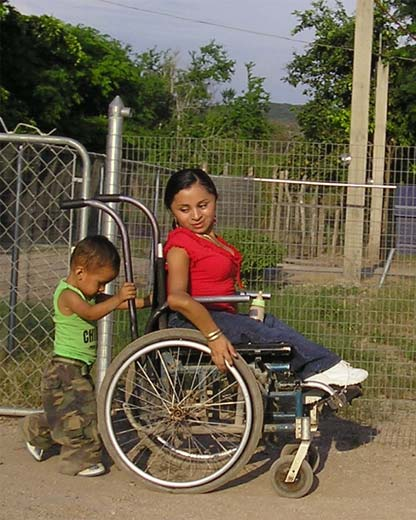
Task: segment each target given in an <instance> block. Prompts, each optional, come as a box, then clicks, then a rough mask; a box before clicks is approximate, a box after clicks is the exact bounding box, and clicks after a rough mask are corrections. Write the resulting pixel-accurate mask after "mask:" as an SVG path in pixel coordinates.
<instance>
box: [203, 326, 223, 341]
mask: <svg viewBox="0 0 416 520" xmlns="http://www.w3.org/2000/svg"><path fill="white" fill-rule="evenodd" d="M222 334H223V332H222V330H221V329H217V330H214V331H213V332H210V333H209V334H207V335H206V338H207V340H208V342H209V341H215V340H216V339H218V338H219V337H221V336H222Z"/></svg>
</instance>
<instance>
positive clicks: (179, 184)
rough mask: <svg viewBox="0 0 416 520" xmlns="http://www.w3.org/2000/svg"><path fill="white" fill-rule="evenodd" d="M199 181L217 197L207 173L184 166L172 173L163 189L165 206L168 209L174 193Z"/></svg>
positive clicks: (215, 189)
mask: <svg viewBox="0 0 416 520" xmlns="http://www.w3.org/2000/svg"><path fill="white" fill-rule="evenodd" d="M196 183H199V184H201V186H203V187H204V188H205V189H206V190H207V192H208V193H211V195H214V197H215V198H216V199H218V192H217V188H216V187H215V184H214V182H213V181H212V179H211V177H210V176H209V175H208V173H206V172H204V170H201V169H199V168H186V169H185V170H179V171H177V172H175V173H173V174H172V175H171V176H170V178H169V180H168V183H167V185H166V190H165V206H166V208H167V209H170V207H171V206H172V202H173V199H174V198H175V195H176V194H177V193H179V192H180V191H181V190H186V189H187V188H190V187H191V186H193V185H194V184H196Z"/></svg>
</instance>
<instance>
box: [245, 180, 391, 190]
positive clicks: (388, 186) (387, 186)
mask: <svg viewBox="0 0 416 520" xmlns="http://www.w3.org/2000/svg"><path fill="white" fill-rule="evenodd" d="M246 180H247V181H254V182H268V183H279V184H305V185H306V186H332V187H333V188H370V189H373V188H379V189H386V190H395V189H396V188H397V186H396V185H395V184H359V183H352V182H328V181H297V180H294V179H262V178H260V177H246Z"/></svg>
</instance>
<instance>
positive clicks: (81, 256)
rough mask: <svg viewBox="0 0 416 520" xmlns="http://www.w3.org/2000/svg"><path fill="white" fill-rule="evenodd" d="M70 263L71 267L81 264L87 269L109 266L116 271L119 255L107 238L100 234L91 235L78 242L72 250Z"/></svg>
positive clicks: (118, 265)
mask: <svg viewBox="0 0 416 520" xmlns="http://www.w3.org/2000/svg"><path fill="white" fill-rule="evenodd" d="M70 264H71V267H74V266H75V265H82V266H83V267H85V269H87V270H92V269H97V268H100V267H104V266H110V267H111V268H112V269H114V271H115V272H116V273H118V272H119V270H120V255H119V254H118V251H117V249H116V248H115V246H114V244H113V243H112V242H110V240H108V238H106V237H104V236H102V235H92V236H88V237H86V238H84V239H83V240H81V241H80V242H78V244H77V245H76V246H75V249H74V250H73V252H72V255H71V261H70Z"/></svg>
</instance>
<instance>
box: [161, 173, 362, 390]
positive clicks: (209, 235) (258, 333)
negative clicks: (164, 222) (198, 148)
mask: <svg viewBox="0 0 416 520" xmlns="http://www.w3.org/2000/svg"><path fill="white" fill-rule="evenodd" d="M217 198H218V194H217V190H216V187H215V184H214V183H213V181H212V179H211V178H210V177H209V175H208V174H207V173H205V172H204V171H203V170H200V169H196V168H195V169H185V170H180V171H178V172H176V173H174V174H173V175H172V176H171V177H170V179H169V181H168V183H167V186H166V192H165V205H166V207H167V208H168V209H169V210H170V211H171V212H172V215H173V218H174V229H173V230H172V231H171V232H170V233H169V235H168V237H167V241H166V244H165V249H164V251H165V256H166V260H167V275H168V277H167V279H168V304H169V307H170V308H171V310H172V311H173V312H172V314H171V316H170V318H169V326H171V327H188V328H197V329H199V330H200V332H201V333H202V334H203V335H204V336H205V337H206V338H207V340H208V343H209V346H210V348H211V356H212V360H213V362H214V363H215V364H216V366H217V367H218V369H219V370H221V371H225V370H226V362H228V363H229V364H232V361H233V357H235V356H236V350H235V348H234V347H233V343H241V342H247V341H252V342H256V343H265V344H267V343H276V342H280V341H282V342H286V343H290V344H291V345H292V346H293V350H294V352H293V357H292V361H291V364H292V369H293V370H294V372H296V374H297V375H298V376H299V377H300V378H301V379H303V380H307V381H317V382H322V383H326V384H329V385H336V386H348V385H353V384H358V383H361V382H362V381H364V380H365V379H366V378H367V376H368V373H367V372H366V371H365V370H362V369H359V368H353V367H351V366H350V365H349V364H348V363H346V362H345V361H342V360H341V359H340V357H339V356H337V355H336V354H335V353H333V352H331V351H329V350H328V349H326V348H324V347H323V346H321V345H318V344H316V343H314V342H312V341H310V340H308V339H307V338H305V337H304V336H302V334H300V333H299V332H297V331H295V330H293V329H291V328H290V327H289V326H288V325H286V324H285V323H283V322H282V321H280V320H278V319H277V318H276V317H274V316H272V315H270V314H266V316H265V319H264V322H258V321H256V320H253V319H251V318H250V317H249V316H248V315H246V314H241V313H238V312H237V310H236V308H235V307H234V306H233V305H232V304H229V303H217V304H210V305H202V304H201V303H199V302H197V301H196V300H195V299H194V297H196V296H214V295H230V294H234V293H235V289H236V286H237V285H238V283H239V277H240V266H241V261H242V257H241V254H240V253H239V251H238V250H237V249H235V248H234V247H233V246H232V245H231V244H228V243H227V242H225V240H223V239H222V238H221V237H220V236H219V235H217V234H216V233H215V229H214V227H215V220H216V203H217Z"/></svg>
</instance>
